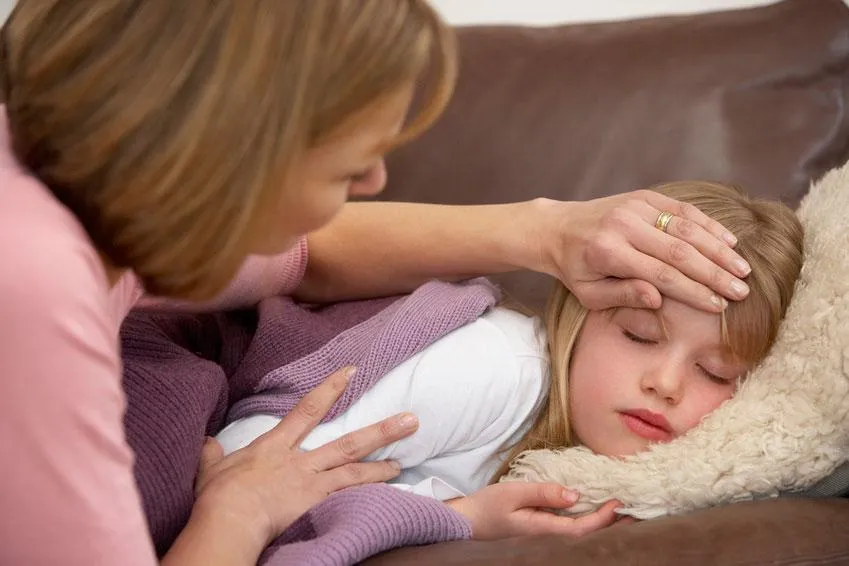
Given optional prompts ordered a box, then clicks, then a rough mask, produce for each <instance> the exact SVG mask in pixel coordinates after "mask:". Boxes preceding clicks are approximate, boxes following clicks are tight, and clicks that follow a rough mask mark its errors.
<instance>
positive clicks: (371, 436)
mask: <svg viewBox="0 0 849 566" xmlns="http://www.w3.org/2000/svg"><path fill="white" fill-rule="evenodd" d="M418 426H419V421H418V419H417V418H416V416H415V415H413V414H411V413H400V414H398V415H395V416H392V417H389V418H387V419H383V420H382V421H380V422H378V423H375V424H373V425H370V426H367V427H364V428H361V429H359V430H355V431H354V432H349V433H348V434H346V435H344V436H341V437H339V438H338V439H336V440H334V441H333V442H329V443H327V444H325V445H324V446H321V447H319V448H316V449H315V450H311V451H310V452H308V453H307V456H306V457H307V458H309V462H310V466H311V467H312V468H313V469H315V470H329V469H331V468H336V467H339V466H344V465H345V464H349V463H352V462H357V461H359V460H362V459H363V458H365V457H366V456H368V455H369V454H371V453H372V452H374V451H375V450H378V449H380V448H383V447H384V446H387V445H389V444H392V443H393V442H397V441H398V440H401V439H402V438H406V437H408V436H410V435H411V434H413V433H414V432H415V431H416V429H417V428H418Z"/></svg>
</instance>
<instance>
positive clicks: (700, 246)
mask: <svg viewBox="0 0 849 566" xmlns="http://www.w3.org/2000/svg"><path fill="white" fill-rule="evenodd" d="M647 193H648V196H647V197H646V205H647V206H646V207H645V208H644V209H643V213H642V216H643V219H644V220H645V222H646V224H647V225H648V226H649V227H651V228H654V229H655V230H656V231H657V232H661V233H662V231H661V230H658V229H657V227H656V226H655V223H656V222H657V219H658V217H659V216H660V214H661V213H662V212H669V213H671V214H672V218H671V219H670V220H669V222H668V224H667V225H666V234H668V235H669V236H671V237H672V240H671V242H670V241H667V246H666V249H665V255H657V256H655V257H658V258H660V259H664V260H667V261H669V262H670V263H671V264H672V265H675V266H676V267H678V268H679V269H680V266H679V265H678V263H679V261H678V260H679V259H680V258H679V256H681V257H683V258H684V259H692V257H693V255H697V256H701V258H702V259H707V260H709V262H713V264H715V266H716V267H719V268H721V269H722V270H724V271H727V272H728V273H729V274H732V275H736V276H737V277H746V276H747V275H749V272H750V271H751V269H750V268H749V265H748V264H747V263H746V261H745V260H744V259H743V258H742V257H741V256H740V255H739V254H738V253H737V252H735V251H734V250H733V249H732V247H731V245H730V243H731V242H732V241H733V242H736V241H737V240H736V237H734V235H733V234H731V232H729V231H728V230H726V229H725V227H724V226H722V224H720V223H719V222H717V221H716V220H713V219H711V218H709V217H708V216H707V215H706V214H704V213H703V212H702V211H700V210H699V209H698V208H696V207H695V206H693V205H691V204H689V203H683V202H679V201H677V200H674V199H671V198H669V197H667V196H665V195H661V194H659V193H655V192H653V191H647ZM681 242H684V243H686V244H689V245H690V246H692V248H694V250H691V249H689V248H688V247H687V246H686V245H684V246H682V245H680V243H681ZM673 244H674V245H673ZM693 252H698V253H696V254H693ZM699 281H700V282H701V283H705V284H708V285H710V279H699ZM710 286H712V285H710ZM714 290H715V291H716V292H718V293H722V294H723V295H726V296H728V298H741V297H735V296H734V295H733V293H732V294H731V295H729V294H728V289H727V288H715V289H714Z"/></svg>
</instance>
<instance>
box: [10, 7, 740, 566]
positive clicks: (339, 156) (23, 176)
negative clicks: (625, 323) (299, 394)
mask: <svg viewBox="0 0 849 566" xmlns="http://www.w3.org/2000/svg"><path fill="white" fill-rule="evenodd" d="M1 39H2V65H1V66H0V70H2V73H0V76H1V77H2V92H3V99H4V102H5V108H4V110H5V111H4V116H3V118H2V127H0V175H2V180H0V187H2V188H0V262H2V265H3V269H4V272H3V273H4V275H3V276H2V278H0V322H1V323H2V325H3V328H4V329H10V331H4V340H3V341H2V346H0V375H2V376H3V378H2V391H0V395H2V397H3V399H4V400H6V406H7V407H8V409H7V410H6V411H5V412H4V416H3V420H2V424H0V442H2V443H3V446H4V447H6V449H7V453H6V461H7V462H8V465H7V467H6V468H5V471H4V475H3V482H2V484H0V500H2V502H3V505H2V511H1V512H0V513H1V514H2V515H0V516H2V519H0V520H2V528H0V562H2V563H4V564H5V563H10V564H17V563H26V564H32V565H38V564H53V563H59V562H61V563H63V564H69V565H77V564H95V563H99V564H114V563H120V564H124V565H136V564H138V565H148V564H153V563H155V557H154V553H153V550H152V548H151V545H150V543H149V539H148V536H147V534H146V532H145V528H144V517H143V513H142V509H141V507H140V504H139V500H138V495H137V492H136V490H135V487H134V483H133V476H132V462H133V459H132V453H131V451H130V450H129V448H128V447H127V445H126V442H125V440H124V435H123V429H122V414H123V394H122V391H121V388H120V353H119V351H118V348H117V339H116V335H117V331H118V327H119V325H120V322H121V320H122V318H123V317H124V315H125V314H126V312H127V311H128V310H129V309H130V308H131V307H132V306H133V305H134V304H135V303H136V302H137V301H138V300H139V298H140V296H141V294H142V291H141V290H142V289H144V290H145V292H147V293H149V294H150V295H155V296H159V297H168V298H169V299H178V300H181V301H191V302H201V301H208V300H211V302H206V303H205V307H206V308H223V307H227V306H233V305H239V304H246V303H250V302H253V301H256V300H257V299H259V298H260V297H262V296H264V295H268V294H272V293H292V294H294V295H295V296H297V297H298V298H302V299H305V300H312V301H332V300H336V299H343V298H352V297H362V296H368V295H380V294H385V293H395V292H399V291H403V290H407V289H410V288H412V287H413V286H415V285H416V284H417V283H420V282H421V281H422V280H424V279H427V278H431V277H455V278H460V277H464V276H468V275H472V274H478V273H490V272H496V271H505V270H510V269H520V268H526V269H534V270H538V271H543V272H546V273H550V274H552V275H555V276H557V277H559V278H560V279H562V280H563V281H564V283H565V284H566V285H567V286H568V287H569V288H570V289H572V290H573V291H574V292H575V294H576V295H577V296H578V297H579V298H580V299H581V301H582V302H584V303H585V304H586V305H588V306H590V307H593V308H601V307H603V306H612V305H616V304H623V305H625V304H627V305H633V306H655V307H657V306H659V305H660V293H661V292H662V293H663V294H664V295H666V296H670V297H678V298H681V299H682V300H684V301H686V302H688V303H690V304H692V305H694V306H697V307H701V308H703V309H706V310H713V311H718V310H721V309H722V308H723V307H724V304H725V303H724V299H723V298H721V297H722V296H724V297H726V298H730V299H739V298H742V297H743V296H744V295H745V293H746V287H745V284H744V283H743V282H742V281H741V280H740V279H739V277H745V276H746V275H747V273H748V270H747V268H746V267H745V263H743V264H739V262H741V261H742V260H741V259H740V258H739V257H738V256H737V255H736V254H734V253H733V251H732V250H731V249H730V247H728V246H724V245H718V244H719V243H720V242H722V241H725V242H729V243H730V242H733V236H731V235H730V234H729V233H727V231H725V230H724V229H723V228H722V227H721V226H719V225H718V224H717V223H715V222H713V221H710V220H708V219H707V218H706V217H705V216H704V215H702V214H700V213H698V212H697V211H695V210H694V209H693V208H692V207H687V206H684V205H681V204H680V203H677V202H675V201H672V200H670V199H666V198H662V197H657V196H655V195H652V194H649V193H645V192H637V193H633V194H630V195H622V196H618V197H611V198H608V199H601V200H598V201H593V202H589V203H557V202H551V201H533V202H529V203H517V204H511V205H504V206H492V207H472V208H464V207H457V208H450V207H430V206H417V205H380V204H374V203H372V204H358V205H356V206H353V205H351V206H348V207H346V208H344V209H343V204H344V203H345V201H346V199H347V198H348V197H349V196H351V195H374V194H377V193H379V192H380V190H381V189H382V188H383V185H384V183H385V176H386V173H385V168H384V165H383V159H382V157H383V154H384V153H385V152H386V151H388V150H389V149H390V148H391V147H392V146H394V145H397V144H399V143H401V142H403V141H406V140H407V139H409V138H410V137H412V136H414V135H415V134H417V133H418V132H420V131H421V130H423V129H424V128H426V127H427V126H428V125H429V124H430V123H431V122H432V121H433V120H434V119H435V118H436V116H437V115H438V114H439V113H440V111H441V110H442V108H443V107H444V106H445V104H446V103H447V100H448V98H449V95H450V91H451V88H452V85H453V79H454V69H455V55H454V45H453V40H452V38H451V35H450V31H449V30H448V29H447V28H446V27H445V26H444V25H443V24H442V23H441V22H440V21H439V19H438V17H437V16H436V15H435V14H434V12H433V11H432V10H431V9H430V8H429V7H428V6H427V4H426V3H425V2H424V1H423V0H404V1H398V2H392V3H387V2H383V1H381V0H357V1H353V0H290V1H288V2H266V1H261V0H219V1H216V2H213V3H196V2H190V3H181V2H154V1H147V2H138V1H136V0H108V1H105V2H98V3H96V4H95V3H82V2H79V1H77V0H46V1H45V0H21V1H19V2H18V3H17V5H16V7H15V10H14V11H13V13H12V14H11V16H10V18H9V20H8V21H7V22H6V24H5V26H4V28H3V33H2V38H1ZM425 74H427V75H428V77H429V79H430V80H429V84H433V85H435V88H433V89H432V90H430V91H429V92H428V93H426V97H425V98H424V100H423V105H422V107H421V108H422V110H421V111H420V112H419V113H418V114H417V115H416V116H415V117H414V118H413V119H412V120H411V121H410V122H409V124H408V125H406V126H404V123H405V119H406V113H407V109H408V107H409V104H410V99H411V97H412V93H413V90H414V88H415V86H416V84H417V82H418V81H419V79H421V78H422V77H423V76H425ZM402 126H403V127H402ZM661 211H669V212H671V213H673V214H674V215H675V217H674V218H673V219H672V221H671V222H670V223H669V225H668V226H666V228H667V231H666V233H662V232H661V231H658V230H655V229H654V224H655V223H656V220H657V218H658V215H659V214H660V213H661ZM331 220H332V222H331ZM495 225H497V226H503V227H509V228H510V229H509V230H507V229H503V230H492V229H491V228H492V226H495ZM319 228H321V230H319ZM303 234H310V237H309V238H308V239H307V238H304V237H303V236H302V235H303ZM702 254H704V255H702ZM307 255H308V257H309V262H308V263H307V261H306V260H307ZM667 260H668V261H669V262H670V263H669V264H668V265H667V263H666V261H667ZM738 264H739V265H738ZM726 270H727V271H726ZM732 273H733V274H732ZM231 280H232V281H233V282H232V283H230V282H231ZM343 384H344V376H341V375H337V376H334V377H333V378H332V379H330V380H328V382H327V383H326V384H325V385H324V386H323V387H321V388H319V389H318V390H317V391H316V392H315V393H314V394H313V395H312V396H310V397H309V398H308V399H306V400H305V402H304V403H302V404H301V405H300V406H299V410H298V411H296V412H295V413H294V414H292V415H290V417H289V418H287V419H285V420H284V421H283V422H281V424H280V427H279V428H278V429H275V434H274V435H272V436H270V437H269V439H267V442H263V443H257V446H256V447H249V448H247V449H245V450H242V451H239V452H236V453H235V454H233V455H230V456H228V457H227V458H223V459H221V458H219V457H218V456H217V455H215V454H214V453H212V454H211V453H210V451H207V455H206V458H205V463H204V466H203V468H202V470H201V478H200V481H199V484H198V498H197V503H196V505H195V508H194V510H193V513H192V517H191V519H190V521H189V523H188V525H187V526H186V528H185V530H184V531H183V533H182V534H181V536H180V538H179V539H178V540H177V542H176V543H175V545H174V547H173V548H172V549H171V551H170V552H169V553H168V555H167V556H166V557H165V558H164V562H165V563H168V564H196V563H197V564H217V563H222V564H253V563H255V562H256V560H257V556H258V555H259V553H260V552H261V551H262V549H263V547H264V546H265V545H266V544H267V542H268V541H269V540H271V539H272V538H273V537H275V536H276V535H277V534H279V533H280V532H281V531H282V530H283V529H284V528H285V527H286V526H287V525H288V524H290V523H291V522H292V521H293V520H294V519H295V518H297V517H298V516H299V515H300V514H301V513H303V512H304V511H305V510H306V509H308V508H309V507H310V506H311V505H313V504H315V503H316V502H318V501H320V500H321V499H322V498H323V497H325V496H326V495H327V494H328V493H330V492H332V491H335V490H338V489H341V488H343V487H346V486H349V485H353V484H356V483H361V482H363V481H381V480H385V479H388V478H390V477H392V476H393V475H395V474H396V473H397V471H396V470H395V468H394V467H393V466H392V465H391V464H390V463H387V462H382V463H357V462H356V461H357V460H358V458H360V457H362V456H363V455H365V454H367V453H370V452H371V451H373V450H374V449H376V448H378V447H380V446H383V445H386V444H388V443H390V442H392V441H394V440H396V439H398V438H400V437H403V436H405V435H407V434H410V433H411V432H412V431H413V430H414V429H415V419H413V423H412V425H409V426H403V425H402V422H408V421H409V419H402V418H401V417H398V418H395V419H390V420H389V421H386V422H385V423H383V424H381V425H378V426H376V427H370V428H368V429H364V430H361V431H358V432H356V433H354V434H353V435H351V436H349V437H348V438H346V440H345V442H343V443H337V444H333V445H329V446H326V447H323V448H319V449H317V450H314V451H312V452H309V453H301V452H299V451H298V450H297V449H296V448H295V446H296V443H293V442H292V440H293V439H296V438H299V437H300V436H302V435H303V434H305V433H306V432H308V431H309V430H310V429H311V427H312V426H314V425H315V423H316V422H317V421H318V420H319V419H320V417H321V415H322V414H323V411H326V410H327V409H328V408H329V407H330V405H331V404H332V402H333V399H334V396H335V395H336V394H338V391H339V389H340V388H341V387H343ZM36 409H37V410H36ZM269 447H271V448H269ZM342 448H345V449H344V450H343V449H342ZM213 452H214V450H213ZM532 487H533V486H531V488H532ZM531 491H533V493H537V490H536V489H533V490H532V489H530V488H529V489H528V491H527V493H528V494H531ZM546 493H548V494H549V495H548V497H547V499H545V500H543V501H541V500H540V499H539V498H536V499H533V500H532V498H530V497H525V494H524V492H523V493H519V495H518V496H517V495H516V493H515V492H513V493H511V494H510V495H511V497H512V498H513V499H511V504H515V505H516V506H517V507H521V506H522V505H533V506H551V507H554V506H557V504H556V503H557V502H556V500H557V499H558V498H561V492H560V491H558V490H549V491H548V492H546ZM561 505H562V502H561ZM44 540H49V541H50V542H49V544H45V543H44V542H43V541H44Z"/></svg>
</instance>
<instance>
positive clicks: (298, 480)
mask: <svg viewBox="0 0 849 566" xmlns="http://www.w3.org/2000/svg"><path fill="white" fill-rule="evenodd" d="M349 377H350V370H340V371H339V372H336V373H334V374H333V375H331V376H330V377H329V378H328V379H326V380H325V381H324V383H322V384H321V385H319V386H318V387H316V388H315V389H314V390H313V391H312V392H310V393H309V394H308V395H307V396H306V397H304V398H303V399H302V400H301V402H300V403H298V404H297V405H296V407H295V408H294V409H293V410H292V412H291V413H289V414H288V415H286V417H285V418H283V420H281V421H280V423H279V424H278V425H277V426H275V427H274V428H273V429H271V430H270V431H268V432H267V433H265V434H264V435H262V436H260V437H259V438H257V439H256V440H254V442H252V443H251V444H250V445H249V446H246V447H245V448H242V449H241V450H237V451H236V452H233V453H232V454H230V455H228V456H226V457H225V456H224V455H223V451H222V449H221V446H220V445H219V444H218V442H217V441H215V440H214V439H211V438H210V439H208V440H207V442H206V444H205V445H204V447H203V453H202V455H201V464H200V470H199V472H198V477H197V481H196V493H197V501H196V503H195V508H194V509H193V514H194V513H211V514H217V515H219V516H221V515H225V514H226V515H229V516H230V517H233V518H234V522H235V523H241V525H240V526H242V527H244V528H247V529H250V530H251V531H252V532H255V533H257V535H258V536H259V537H261V540H258V541H257V544H261V546H262V547H263V548H264V547H265V546H266V545H267V544H268V543H269V542H270V541H271V540H273V539H274V538H276V537H277V536H278V535H279V534H280V533H282V532H283V531H284V530H285V529H286V528H287V527H288V526H289V525H291V524H292V523H293V522H294V521H295V520H296V519H298V517H300V516H301V515H303V514H304V513H305V512H306V511H307V510H309V509H310V508H311V507H312V506H314V505H316V504H317V503H320V502H321V501H322V500H323V499H325V498H326V497H327V496H328V495H330V494H331V493H333V492H335V491H339V490H341V489H344V488H346V487H351V486H355V485H361V484H366V483H371V482H382V481H386V480H389V479H391V478H393V477H395V476H396V475H398V473H399V471H400V470H399V468H398V466H397V464H396V463H394V462H389V461H382V462H360V460H361V459H362V458H364V457H365V456H367V455H368V454H370V453H372V452H373V451H375V450H377V449H379V448H381V447H383V446H386V445H388V444H391V443H392V442H395V441H397V440H400V439H402V438H404V437H406V436H409V435H410V434H412V433H413V432H415V430H416V428H417V427H418V421H417V419H416V418H415V416H413V415H410V414H401V415H396V416H394V417H390V418H388V419H385V420H383V421H381V422H379V423H376V424H374V425H371V426H368V427H365V428H363V429H360V430H358V431H354V432H352V433H349V434H346V435H345V436H342V437H340V438H339V439H338V440H336V441H334V442H331V443H329V444H326V445H324V446H322V447H320V448H317V449H315V450H311V451H309V452H304V451H301V450H300V449H299V448H298V447H299V445H300V443H301V441H302V440H303V439H304V438H305V437H306V436H307V434H309V432H310V431H311V430H312V429H313V428H314V427H315V426H316V425H318V423H319V422H320V421H321V419H322V418H323V417H324V416H325V415H326V414H327V412H328V411H329V410H330V408H331V407H332V406H333V404H334V403H335V402H336V400H337V399H338V398H339V396H340V395H341V394H342V392H343V391H344V390H345V387H346V385H347V383H348V379H349Z"/></svg>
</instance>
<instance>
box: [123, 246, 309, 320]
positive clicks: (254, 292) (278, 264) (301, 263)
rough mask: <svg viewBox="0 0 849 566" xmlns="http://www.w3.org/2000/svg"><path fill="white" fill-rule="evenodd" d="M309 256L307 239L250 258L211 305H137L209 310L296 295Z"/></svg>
mask: <svg viewBox="0 0 849 566" xmlns="http://www.w3.org/2000/svg"><path fill="white" fill-rule="evenodd" d="M308 256H309V254H308V249H307V239H306V238H305V237H304V238H301V239H300V240H298V242H297V243H296V244H295V246H293V247H292V248H291V249H289V250H288V251H286V252H284V253H282V254H278V255H274V256H249V257H248V259H247V260H245V263H244V264H243V265H242V267H241V269H240V270H239V272H238V273H237V274H236V277H235V278H234V279H233V281H232V282H231V283H230V285H229V286H228V287H227V288H226V289H225V290H224V291H223V292H222V293H221V294H220V295H219V296H218V297H216V298H215V299H214V300H212V301H210V302H206V303H199V304H192V303H186V302H182V301H172V300H167V299H162V298H158V297H150V296H143V297H142V298H141V299H140V300H139V301H138V303H137V304H136V306H139V307H142V308H155V309H171V308H175V309H181V310H182V309H185V310H192V311H208V310H218V309H228V308H238V307H244V306H248V305H252V304H255V303H257V302H259V301H260V300H262V299H264V298H266V297H271V296H274V295H288V294H291V293H292V292H294V290H295V289H296V288H297V287H298V285H299V284H300V283H301V280H302V279H303V278H304V273H305V272H306V269H307V260H308ZM139 294H141V293H139Z"/></svg>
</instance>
